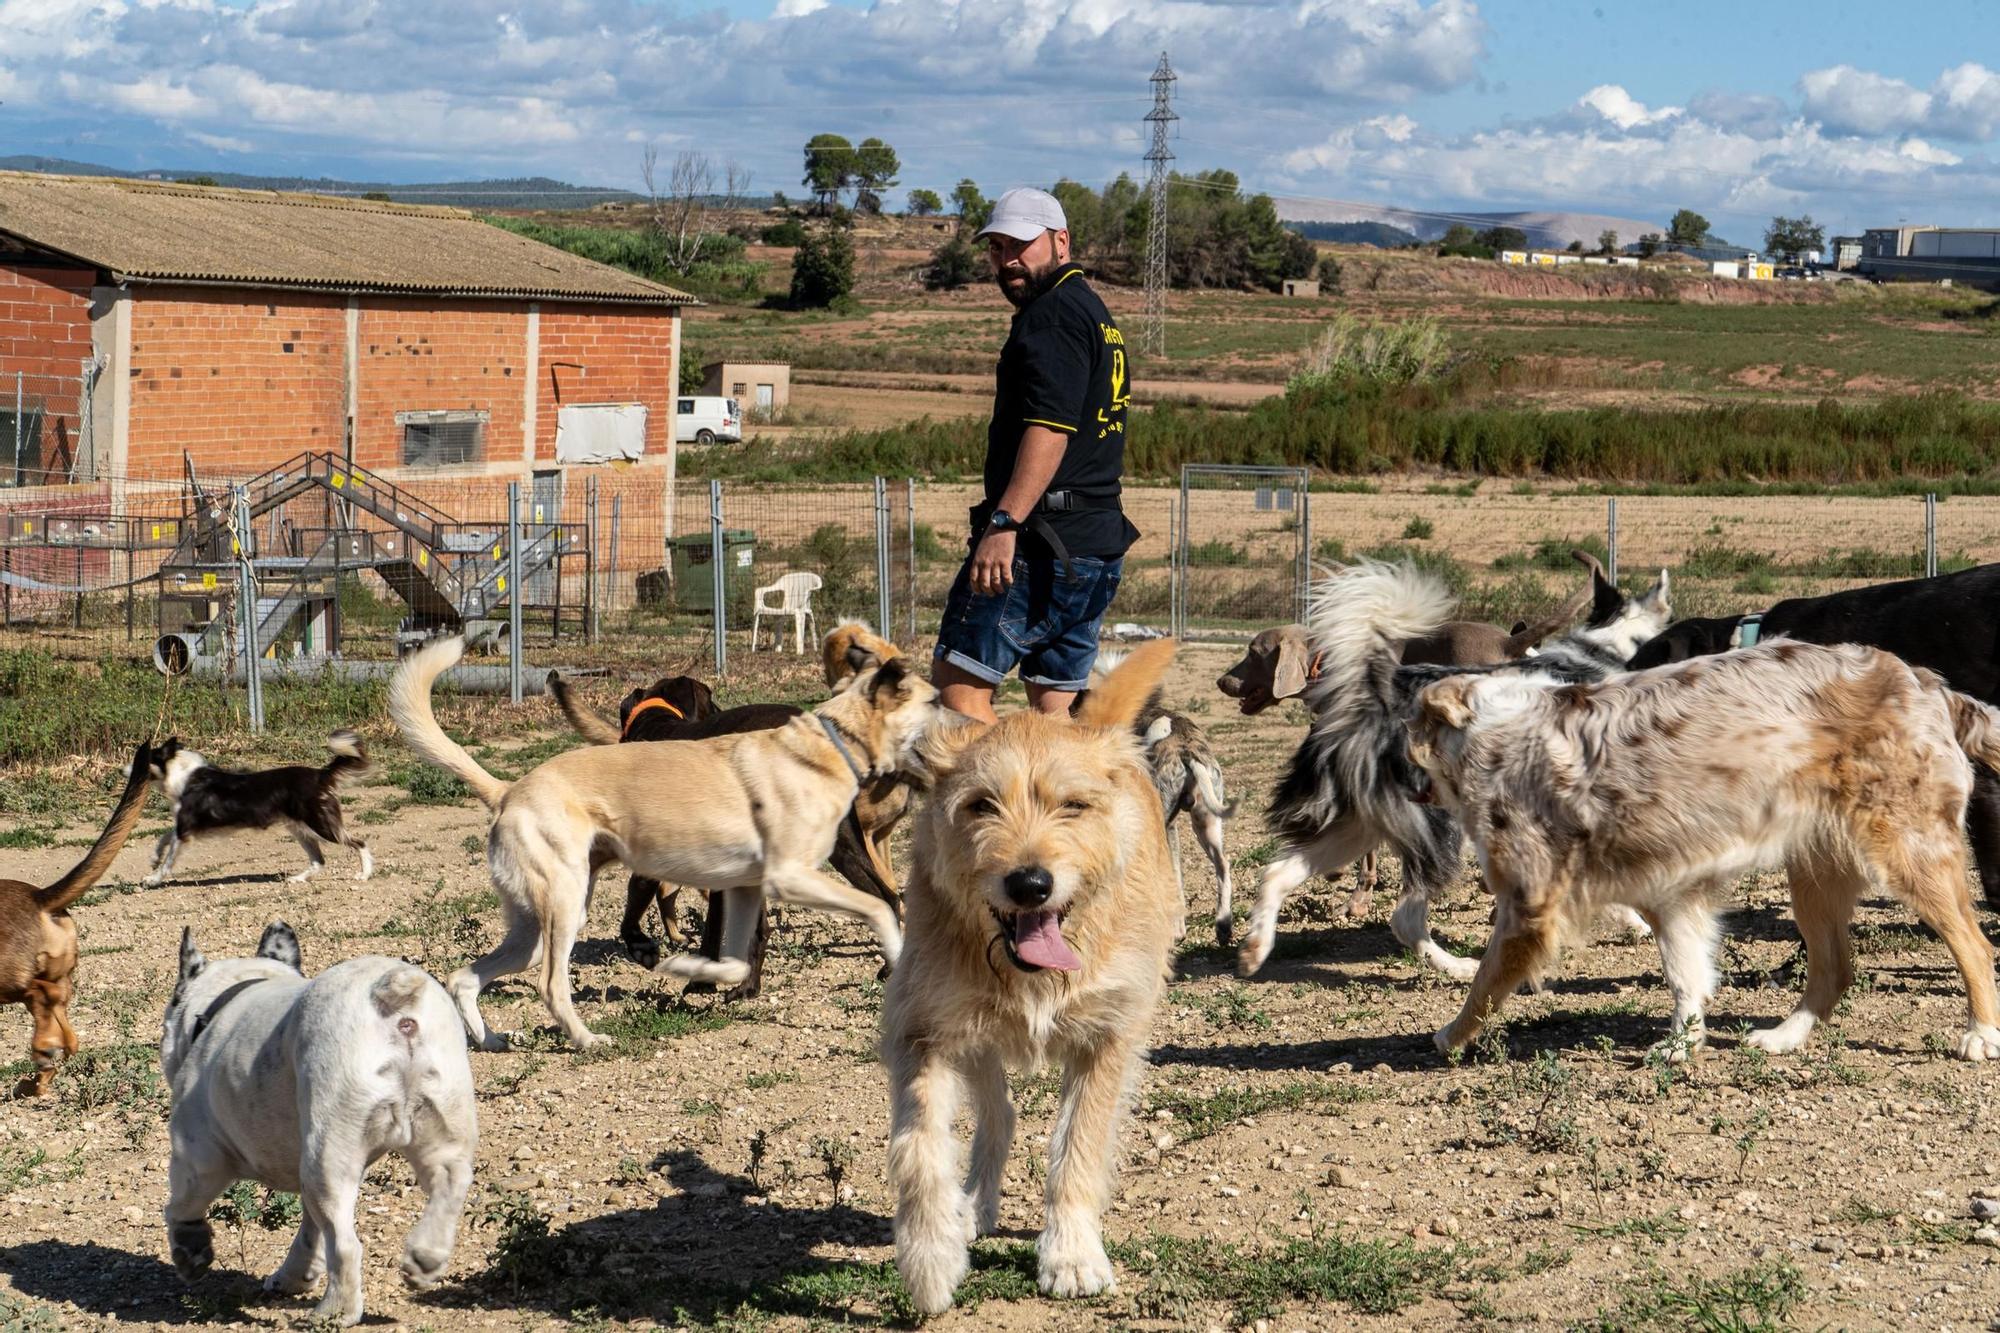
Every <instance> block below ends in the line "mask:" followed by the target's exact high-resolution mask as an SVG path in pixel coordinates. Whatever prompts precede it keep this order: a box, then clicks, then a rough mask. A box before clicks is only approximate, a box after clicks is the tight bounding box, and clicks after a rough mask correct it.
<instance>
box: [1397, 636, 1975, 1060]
mask: <svg viewBox="0 0 2000 1333" xmlns="http://www.w3.org/2000/svg"><path fill="white" fill-rule="evenodd" d="M1410 738H1411V747H1410V748H1411V755H1412V757H1413V758H1414V759H1415V760H1416V762H1417V763H1418V764H1420V765H1421V766H1422V768H1423V771H1424V773H1425V774H1427V775H1428V776H1429V778H1430V780H1431V783H1432V784H1433V791H1434V794H1435V796H1436V797H1437V799H1438V800H1439V801H1440V802H1441V803H1442V804H1443V805H1445V806H1446V807H1447V808H1449V809H1450V810H1451V811H1452V812H1453V813H1454V814H1456V815H1457V817H1458V818H1459V820H1460V821H1461V823H1462V824H1463V825H1464V828H1465V831H1466V832H1467V833H1468V834H1469V835H1470V836H1471V838H1472V840H1473V843H1474V844H1475V846H1477V848H1478V849H1479V860H1480V864H1481V866H1482V867H1483V868H1484V869H1485V871H1486V880H1487V883H1488V884H1490V885H1491V886H1492V888H1493V892H1494V894H1495V895H1496V897H1497V899H1498V905H1497V910H1496V912H1495V916H1494V925H1493V938H1492V941H1491V942H1490V943H1489V944H1488V945H1487V947H1486V954H1485V957H1484V958H1483V959H1482V960H1481V962H1480V964H1479V971H1478V973H1477V975H1475V976H1474V977H1473V980H1472V990H1471V993H1470V994H1468V995H1467V996H1466V1000H1465V1007H1464V1009H1463V1010H1462V1011H1461V1012H1460V1013H1459V1015H1458V1017H1457V1018H1456V1019H1454V1020H1453V1021H1452V1022H1451V1023H1450V1024H1449V1025H1447V1026H1446V1027H1445V1028H1444V1029H1442V1030H1441V1031H1440V1032H1439V1033H1438V1034H1437V1044H1438V1047H1439V1049H1441V1050H1444V1051H1447V1052H1449V1051H1455V1050H1458V1049H1460V1048H1462V1047H1464V1046H1465V1045H1466V1044H1467V1043H1468V1042H1470V1041H1472V1040H1473V1039H1474V1038H1475V1037H1477V1036H1478V1035H1479V1031H1480V1028H1481V1027H1482V1026H1483V1025H1484V1024H1485V1022H1486V1021H1487V1019H1488V1017H1489V1016H1490V1015H1491V1014H1492V1013H1494V1012H1495V1011H1496V1010H1497V1009H1498V1008H1499V1006H1500V1005H1501V1003H1502V1002H1503V1001H1504V1000H1505V999H1506V997H1507V996H1509V995H1511V994H1512V993H1513V991H1514V989H1515V988H1516V987H1517V986H1519V985H1520V984H1521V982H1522V981H1523V980H1524V979H1526V978H1527V977H1528V976H1530V975H1531V974H1533V973H1535V972H1537V971H1539V970H1540V969H1541V968H1542V967H1543V966H1544V965H1545V964H1546V962H1547V961H1548V959H1549V957H1550V956H1551V954H1552V953H1553V952H1554V950H1555V949H1556V948H1557V946H1558V945H1559V943H1560V942H1561V940H1562V938H1563V937H1564V935H1565V934H1567V933H1569V932H1571V931H1572V930H1573V929H1574V928H1575V926H1576V925H1577V923H1579V922H1582V921H1585V920H1587V919H1588V918H1589V914H1590V913H1591V912H1592V911H1593V910H1595V909H1596V908H1598V907H1600V906H1603V905H1606V904H1612V903H1622V904H1626V905H1629V906H1631V907H1634V908H1637V909H1638V910H1639V911H1640V912H1641V913H1643V914H1645V915H1646V916H1647V917H1648V918H1649V919H1650V921H1651V922H1652V924H1653V926H1654V928H1655V930H1656V931H1657V932H1658V935H1659V943H1660V960H1661V964H1662V971H1663V972H1664V973H1665V975H1666V981H1667V986H1668V988H1669V989H1670V990H1671V991H1672V992H1673V998H1674V1015H1673V1030H1672V1032H1671V1034H1670V1035H1669V1037H1668V1039H1667V1041H1666V1042H1664V1043H1662V1047H1663V1049H1664V1050H1665V1053H1666V1054H1668V1055H1669V1056H1670V1057H1672V1058H1685V1055H1686V1054H1687V1053H1688V1052H1690V1051H1692V1050H1695V1049H1697V1048H1699V1047H1700V1045H1701V1044H1702V1042H1703V1040H1704V1039H1705V1037H1706V1028H1705V1027H1704V1017H1703V1009H1704V1007H1705V1006H1706V1004H1707V1001H1708V999H1709V997H1710V995H1712V994H1713V992H1714V988H1715V963H1714V959H1715V947H1716V926H1715V915H1714V909H1713V907H1712V905H1711V897H1712V895H1713V894H1714V892H1715V891H1716V889H1717V888H1719V886H1720V885H1722V884H1724V883H1726V882H1728V881H1729V880H1731V879H1733V878H1735V877H1736V876H1738V875H1741V874H1743V873H1744V872H1746V871H1748V870H1751V869H1754V868H1755V867H1757V866H1759V865H1769V864H1773V863H1778V862H1782V863H1783V864H1784V866H1785V868H1786V871H1787V872H1788V874H1789V875H1790V878H1791V890H1792V912H1793V915H1794V917H1795V918H1796V920H1797V921H1798V925H1799V932H1800V934H1801V935H1803V936H1804V937H1805V945H1806V988H1805V994H1804V996H1803V997H1801V999H1800V1002H1799V1006H1798V1008H1797V1009H1795V1010H1794V1011H1793V1012H1792V1014H1791V1016H1790V1017H1788V1018H1786V1019H1785V1020H1784V1021H1783V1022H1782V1023H1779V1024H1778V1025H1777V1026H1776V1027H1773V1028H1768V1029H1765V1030H1763V1031H1761V1032H1756V1033H1753V1034H1751V1036H1750V1037H1749V1043H1750V1044H1751V1045H1752V1046H1755V1047H1758V1048H1760V1049H1762V1050H1766V1051H1773V1052H1785V1051H1793V1050H1796V1049H1798V1047H1799V1046H1800V1045H1801V1044H1803V1043H1804V1041H1805V1040H1806V1038H1807V1036H1808V1035H1810V1034H1811V1032H1812V1029H1813V1025H1814V1024H1815V1023H1816V1022H1819V1021H1821V1020H1824V1019H1825V1018H1827V1017H1828V1016H1829V1015H1830V1014H1832V1012H1833V1007H1834V1005H1835V1004H1837V1003H1838V1002H1839V1001H1840V997H1841V996H1842V995H1843V994H1845V993H1846V991H1847V988H1848V985H1849V984H1850V983H1851V982H1852V981H1853V979H1854V962H1853V953H1852V946H1851V944H1850V942H1849V939H1848V933H1847V928H1848V923H1849V921H1850V920H1851V919H1852V916H1853V912H1854V906H1855V903H1856V902H1857V901H1858V900H1859V899H1860V898H1861V896H1862V895H1863V894H1864V893H1868V892H1871V891H1887V892H1888V893H1890V894H1893V895H1894V896H1895V897H1897V898H1899V899H1901V900H1902V901H1903V902H1905V903H1907V904H1908V905H1909V906H1910V907H1911V908H1912V909H1914V910H1915V911H1916V913H1917V915H1918V916H1919V917H1920V918H1922V919H1923V922H1924V924H1925V925H1927V926H1929V927H1930V928H1931V929H1932V930H1934V931H1936V932H1937V933H1938V935H1939V937H1940V938H1942V939H1943V940H1944V942H1945V946H1946V947H1947V948H1948V949H1950V950H1951V955H1952V961H1953V962H1954V963H1956V964H1957V966H1958V971H1959V975H1960V976H1961V977H1962V978H1963V979H1964V982H1965V988H1966V995H1967V999H1968V1001H1969V1003H1970V1007H1971V1023H1970V1025H1969V1026H1968V1028H1967V1029H1966V1031H1965V1034H1964V1035H1963V1036H1962V1037H1961V1038H1960V1039H1959V1043H1958V1054H1959V1056H1960V1058H1962V1059H1966V1060H1991V1059H2000V999H1996V995H1995V990H1994V981H1993V948H1992V946H1991V945H1990V944H1988V943H1987V941H1986V937H1985V935H1983V934H1982V933H1981V932H1980V929H1979V922H1978V919H1977V918H1976V917H1975V916H1974V914H1973V910H1972V897H1971V889H1970V881H1969V880H1968V878H1967V875H1966V857H1965V846H1964V842H1963V839H1962V838H1961V836H1960V833H1959V826H1960V824H1961V822H1962V820H1963V818H1964V815H1965V803H1966V800H1967V798H1968V797H1969V796H1970V794H1971V791H1972V765H1971V763H1970V762H1969V761H1968V758H1967V756H1968V755H1969V756H1970V757H1971V758H1972V759H1976V760H1978V761H1979V762H1981V763H1985V764H1997V763H2000V713H1996V712H1995V711H1994V710H1993V709H1991V708H1988V707H1987V706H1986V705H1984V704H1982V703H1979V702H1978V701H1976V700H1973V699H1970V698H1968V697H1966V696H1965V695H1962V694H1957V693H1954V692H1953V691H1951V690H1950V689H1948V688H1946V687H1945V685H1944V682H1943V680H1942V678H1940V677H1938V676H1937V675H1935V674H1933V673H1931V672H1929V671H1924V670H1921V669H1918V668H1912V667H1910V666H1908V665H1906V664H1905V663H1904V662H1902V661H1901V659H1899V658H1896V657H1892V656H1890V655H1889V654H1888V653H1885V652H1881V651H1879V650H1877V649H1874V648H1864V647H1860V646H1858V645H1854V644H1844V645H1840V646H1837V647H1822V646H1820V645H1816V644H1806V643H1793V642H1787V641H1784V640H1778V641H1775V642H1773V643H1771V644H1769V645H1767V646H1764V647H1759V648H1754V649H1749V650H1745V651H1740V652H1733V653H1728V654H1725V655H1723V656H1721V657H1706V658H1699V659H1696V660H1694V661H1691V662H1685V663H1681V664H1678V665H1675V666H1668V667H1659V668H1655V669H1654V670H1651V671H1642V672H1637V673H1635V674H1632V675H1629V676H1624V677H1619V678H1615V679H1612V680H1609V681H1605V682H1603V683H1600V684H1593V685H1558V684H1553V683H1550V682H1548V681H1538V680H1535V679H1533V678H1531V677H1522V676H1503V675H1494V676H1452V677H1448V678H1446V679H1444V680H1441V681H1438V682H1437V683H1435V684H1433V685H1430V686H1428V687H1427V688H1425V690H1424V691H1423V693H1422V694H1421V695H1419V696H1418V705H1417V710H1416V713H1415V716H1414V717H1413V718H1412V720H1411V722H1410Z"/></svg>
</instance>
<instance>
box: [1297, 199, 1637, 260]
mask: <svg viewBox="0 0 2000 1333" xmlns="http://www.w3.org/2000/svg"><path fill="white" fill-rule="evenodd" d="M1273 202H1274V203H1276V204H1277V206H1278V216H1279V217H1281V218H1283V219H1284V220H1285V221H1286V222H1293V223H1299V222H1303V223H1342V222H1346V223H1358V222H1372V223H1380V224H1386V225H1388V226H1390V227H1394V228H1397V229H1400V230H1402V231H1405V232H1408V233H1410V234H1412V235H1414V236H1416V237H1417V238H1418V239H1420V240H1426V241H1434V240H1436V239H1437V238H1438V237H1440V236H1442V235H1444V234H1445V231H1446V230H1447V229H1448V228H1450V227H1451V226H1452V225H1453V224H1454V223H1459V222H1463V223H1465V224H1466V225H1467V226H1469V227H1471V228H1472V229H1473V230H1474V231H1484V230H1485V229H1486V228H1488V227H1519V228H1520V229H1521V230H1522V231H1524V232H1526V233H1527V234H1528V244H1529V245H1532V246H1540V247H1543V248H1547V249H1556V250H1560V249H1563V248H1564V247H1566V246H1567V245H1568V244H1569V243H1570V242H1571V241H1582V242H1583V243H1584V244H1585V245H1586V246H1589V247H1591V248H1592V249H1595V248H1596V247H1597V238H1598V236H1599V235H1600V234H1602V233H1604V232H1606V231H1615V232H1617V233H1618V240H1619V243H1620V244H1621V245H1623V244H1630V243H1631V242H1633V241H1636V240H1638V239H1639V237H1641V236H1642V235H1644V234H1645V233H1647V232H1654V231H1656V232H1664V231H1666V227H1665V225H1664V224H1662V223H1658V222H1642V221H1640V220H1639V219H1638V218H1621V217H1613V216H1611V215H1609V214H1605V213H1557V212H1543V211H1536V210H1527V211H1522V212H1517V213H1451V214H1446V215H1439V214H1431V213H1417V212H1413V211H1411V210H1409V209H1404V208H1393V207H1390V206H1389V205H1386V204H1384V205H1374V204H1330V203H1329V204H1322V203H1315V202H1313V201H1310V200H1304V199H1284V198H1277V197H1275V196H1274V197H1273ZM1308 234H1310V233H1308Z"/></svg>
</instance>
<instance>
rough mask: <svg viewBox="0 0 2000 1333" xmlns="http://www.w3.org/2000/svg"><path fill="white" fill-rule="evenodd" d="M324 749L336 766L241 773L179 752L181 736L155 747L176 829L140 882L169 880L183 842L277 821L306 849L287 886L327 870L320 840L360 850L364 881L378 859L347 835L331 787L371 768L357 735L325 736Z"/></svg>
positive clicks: (167, 835)
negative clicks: (301, 867) (303, 865)
mask: <svg viewBox="0 0 2000 1333" xmlns="http://www.w3.org/2000/svg"><path fill="white" fill-rule="evenodd" d="M326 748H327V749H329V750H331V751H333V760H332V762H330V763H328V764H327V765H326V766H325V767H324V768H307V767H306V766H305V765H303V764H292V765H288V766H286V767H284V768H267V769H265V770H263V771H262V772H259V773H239V772H236V771H235V770H233V769H227V768H217V767H216V766H215V765H213V764H211V763H209V762H208V760H206V759H204V758H203V757H202V756H201V755H200V754H198V753H196V752H195V751H193V750H190V749H187V748H186V747H184V746H183V745H182V744H181V742H180V738H179V737H178V736H175V737H169V738H168V740H167V741H166V742H165V743H164V744H162V745H158V746H155V747H154V749H153V765H152V767H153V775H154V777H155V779H156V780H158V781H160V782H161V783H162V784H163V785H164V786H165V788H166V793H167V799H168V800H170V801H172V802H173V804H174V823H173V827H172V828H170V829H168V830H167V831H166V832H165V833H162V834H161V835H160V842H159V845H158V846H157V847H156V848H154V850H153V870H152V873H151V874H149V875H147V876H146V880H145V882H146V883H147V884H149V885H157V884H159V883H160V882H161V881H162V880H164V879H166V877H167V875H168V874H169V873H170V872H171V871H172V870H173V868H174V858H175V857H176V856H177V855H179V853H180V849H181V844H182V843H184V842H186V841H188V839H190V838H194V837H197V836H200V835H203V834H209V833H221V832H225V831H227V830H229V829H239V828H247V829H263V828H269V827H271V825H273V824H278V823H282V824H284V825H285V826H286V828H288V829H290V830H291V834H292V836H293V837H294V838H296V839H298V843H299V846H301V847H303V848H305V849H306V862H307V864H306V868H305V869H304V870H301V871H300V872H299V873H298V874H296V875H293V876H292V877H291V882H292V883H294V884H300V883H303V882H305V881H306V880H308V879H311V878H312V877H313V876H314V875H316V874H318V873H319V872H320V871H321V870H322V869H324V868H325V866H326V858H325V857H323V856H322V855H320V848H319V844H320V839H322V838H324V839H325V840H326V841H328V842H337V843H339V844H340V845H341V846H343V847H352V848H353V849H354V850H355V851H357V852H359V853H360V854H361V872H360V873H359V874H357V875H356V876H355V878H356V879H367V878H368V877H369V876H370V875H371V874H373V873H374V872H375V860H374V858H373V857H372V856H370V855H369V852H368V844H367V842H365V841H364V840H362V839H361V838H358V837H355V836H354V835H353V834H351V833H349V832H348V831H347V828H346V824H345V822H344V821H343V820H342V818H341V812H340V797H339V795H338V794H337V791H336V789H337V788H338V787H339V786H340V784H341V782H342V781H343V780H344V779H346V778H348V777H351V776H353V775H355V774H357V773H360V772H361V771H362V770H364V769H366V768H367V767H368V751H367V748H366V747H365V746H363V745H362V743H361V737H359V736H357V735H355V734H354V733H353V732H351V731H336V732H334V733H333V734H332V735H331V736H328V737H327V738H326Z"/></svg>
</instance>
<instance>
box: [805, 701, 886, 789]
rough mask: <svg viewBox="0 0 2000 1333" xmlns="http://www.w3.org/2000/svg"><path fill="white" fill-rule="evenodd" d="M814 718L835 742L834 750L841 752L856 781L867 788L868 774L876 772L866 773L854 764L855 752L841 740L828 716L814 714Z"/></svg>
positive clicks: (867, 771) (838, 731)
mask: <svg viewBox="0 0 2000 1333" xmlns="http://www.w3.org/2000/svg"><path fill="white" fill-rule="evenodd" d="M813 716H814V717H816V718H818V719H819V725H820V727H821V729H823V730H824V731H825V732H826V738H827V739H828V740H830V741H832V742H833V748H834V749H836V750H838V751H840V757H841V758H842V759H845V760H846V761H847V767H848V769H849V771H851V772H852V773H853V774H854V780H855V781H856V782H857V783H859V784H861V785H862V786H864V787H865V786H867V785H868V774H869V773H870V772H873V771H874V770H872V769H869V770H865V771H864V770H863V769H862V767H861V765H859V764H857V763H855V762H854V751H852V750H850V749H848V748H847V742H846V741H845V740H843V739H842V738H841V735H840V730H839V728H837V727H835V726H834V725H833V723H832V722H830V721H828V720H827V716H826V714H824V713H814V714H813Z"/></svg>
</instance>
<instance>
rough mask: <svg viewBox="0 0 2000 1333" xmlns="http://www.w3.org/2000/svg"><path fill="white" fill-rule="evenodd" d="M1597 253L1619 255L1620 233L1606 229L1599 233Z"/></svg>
mask: <svg viewBox="0 0 2000 1333" xmlns="http://www.w3.org/2000/svg"><path fill="white" fill-rule="evenodd" d="M1597 253H1599V254H1601V255H1615V254H1617V253H1618V233H1617V232H1615V231H1612V230H1610V229H1609V228H1606V229H1605V230H1603V231H1600V232H1598V233H1597Z"/></svg>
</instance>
